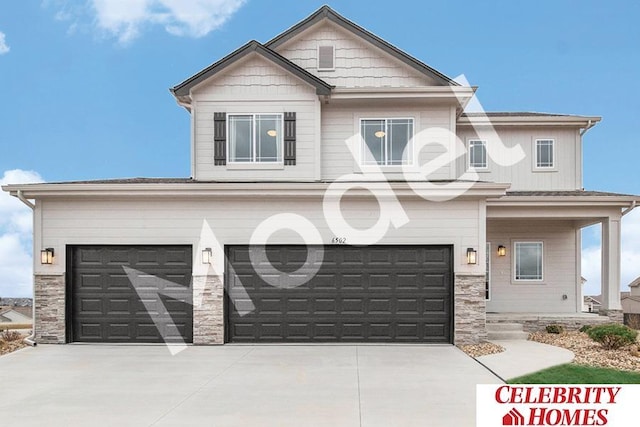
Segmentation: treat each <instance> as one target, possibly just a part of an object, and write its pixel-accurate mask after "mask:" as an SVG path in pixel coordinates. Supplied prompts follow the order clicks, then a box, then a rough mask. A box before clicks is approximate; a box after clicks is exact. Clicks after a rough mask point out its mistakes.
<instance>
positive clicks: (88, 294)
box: [69, 246, 193, 342]
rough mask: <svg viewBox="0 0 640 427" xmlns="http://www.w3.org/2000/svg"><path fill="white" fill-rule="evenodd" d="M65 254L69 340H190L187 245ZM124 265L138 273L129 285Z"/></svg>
mask: <svg viewBox="0 0 640 427" xmlns="http://www.w3.org/2000/svg"><path fill="white" fill-rule="evenodd" d="M70 253H71V256H70V258H71V266H70V267H71V284H70V288H71V289H70V291H71V292H70V296H69V302H70V310H71V319H70V322H69V323H70V325H69V327H70V330H71V336H70V339H71V340H73V341H80V342H83V341H84V342H163V341H164V340H163V336H164V337H165V338H167V339H170V340H173V341H181V342H191V341H192V340H193V306H192V304H191V303H192V290H191V287H190V282H191V274H192V273H191V247H190V246H169V247H168V246H118V247H112V246H90V247H89V246H76V247H73V248H71V249H70ZM169 263H170V264H171V265H169ZM124 266H126V267H129V268H131V269H134V270H137V271H139V272H141V274H140V275H139V276H136V279H135V280H134V281H135V288H134V284H133V283H132V282H131V280H130V279H129V277H128V276H127V274H126V272H125V271H124V269H123V267H124ZM163 294H167V295H163ZM154 320H155V321H154ZM172 323H173V324H174V326H173V327H170V325H171V324H172ZM176 328H177V331H178V334H179V335H178V336H175V333H173V332H172V331H175V330H176Z"/></svg>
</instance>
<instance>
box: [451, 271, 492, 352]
mask: <svg viewBox="0 0 640 427" xmlns="http://www.w3.org/2000/svg"><path fill="white" fill-rule="evenodd" d="M485 280H486V276H485V275H462V274H457V275H456V278H455V304H454V313H453V316H454V324H455V330H454V344H456V345H462V344H477V343H479V342H482V341H485V340H486V339H487V329H486V323H487V310H486V301H485V299H484V292H485Z"/></svg>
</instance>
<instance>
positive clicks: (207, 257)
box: [202, 248, 213, 264]
mask: <svg viewBox="0 0 640 427" xmlns="http://www.w3.org/2000/svg"><path fill="white" fill-rule="evenodd" d="M212 256H213V252H212V251H211V248H205V249H203V250H202V263H203V264H211V258H212Z"/></svg>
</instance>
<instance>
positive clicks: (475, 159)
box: [469, 139, 488, 169]
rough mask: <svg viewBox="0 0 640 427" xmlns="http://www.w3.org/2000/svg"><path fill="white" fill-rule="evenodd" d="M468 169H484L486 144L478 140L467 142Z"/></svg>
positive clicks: (485, 165) (486, 164)
mask: <svg viewBox="0 0 640 427" xmlns="http://www.w3.org/2000/svg"><path fill="white" fill-rule="evenodd" d="M469 167H470V168H473V169H486V168H487V167H488V163H487V142H486V141H481V140H478V139H472V140H470V141H469Z"/></svg>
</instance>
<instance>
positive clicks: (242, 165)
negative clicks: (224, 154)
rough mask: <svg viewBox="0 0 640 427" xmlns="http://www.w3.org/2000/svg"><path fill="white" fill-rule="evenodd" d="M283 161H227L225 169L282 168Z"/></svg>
mask: <svg viewBox="0 0 640 427" xmlns="http://www.w3.org/2000/svg"><path fill="white" fill-rule="evenodd" d="M282 169H284V163H227V170H282Z"/></svg>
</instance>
